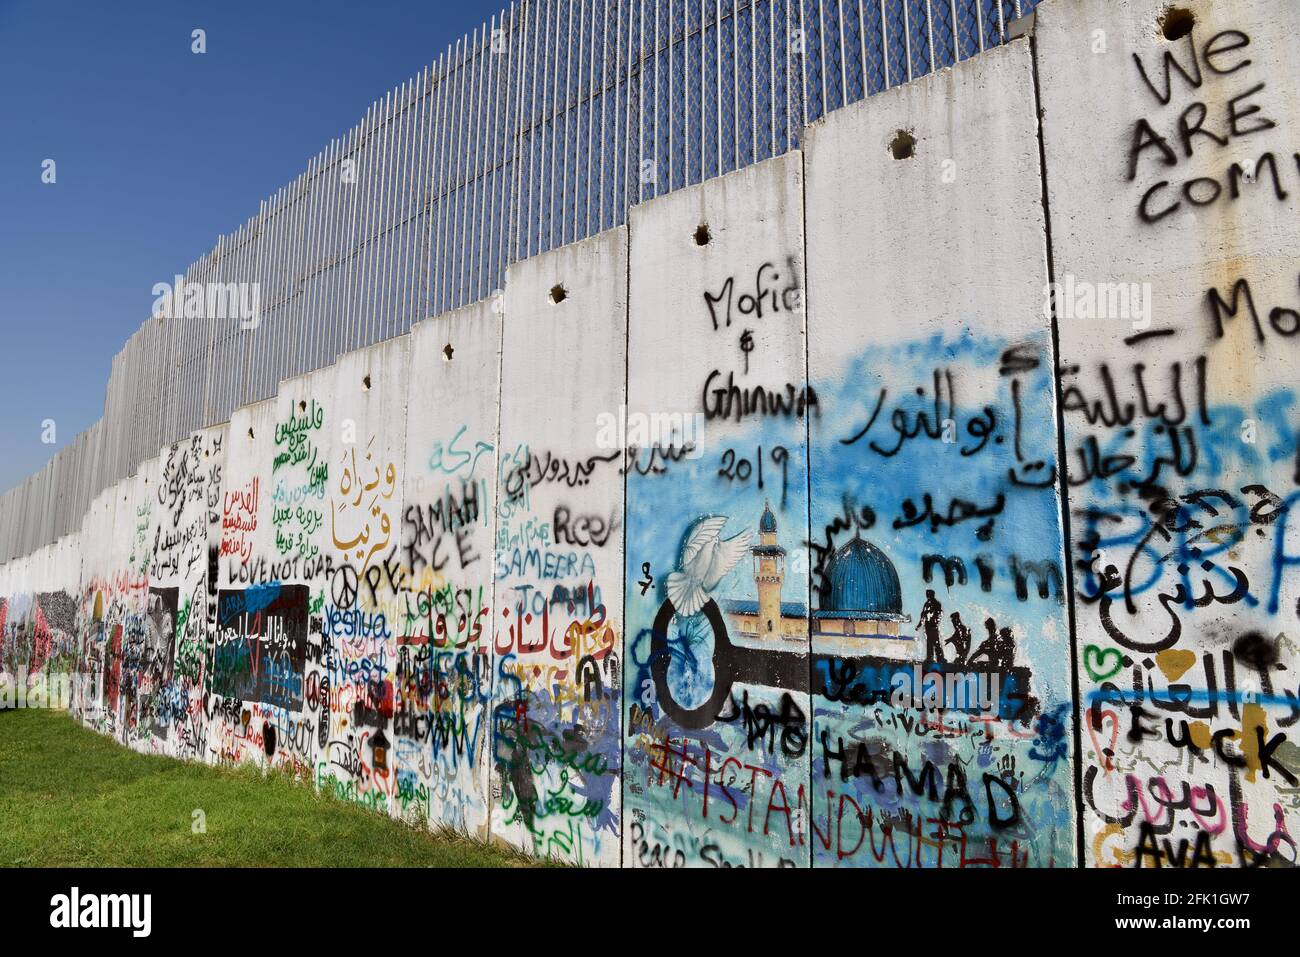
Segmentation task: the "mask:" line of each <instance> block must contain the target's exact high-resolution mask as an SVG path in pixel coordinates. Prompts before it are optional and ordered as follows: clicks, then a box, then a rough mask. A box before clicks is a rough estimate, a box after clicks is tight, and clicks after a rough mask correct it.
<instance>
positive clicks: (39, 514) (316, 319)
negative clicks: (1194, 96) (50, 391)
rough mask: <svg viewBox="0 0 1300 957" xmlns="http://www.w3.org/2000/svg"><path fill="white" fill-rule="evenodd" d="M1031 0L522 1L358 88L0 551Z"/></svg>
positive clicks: (20, 510) (140, 334)
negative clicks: (221, 310) (335, 134)
mask: <svg viewBox="0 0 1300 957" xmlns="http://www.w3.org/2000/svg"><path fill="white" fill-rule="evenodd" d="M1037 3H1038V0H521V2H516V3H514V4H512V5H511V7H510V8H509V9H508V10H506V11H504V12H503V13H502V14H500V15H499V16H497V17H494V18H492V20H491V21H489V22H488V23H487V24H485V25H484V26H483V27H481V28H480V29H478V30H475V31H474V32H473V33H472V34H470V35H469V36H467V37H464V38H462V39H461V40H459V41H457V42H456V43H455V44H454V45H453V46H452V47H451V48H449V49H448V50H447V51H446V52H445V53H443V54H442V55H441V56H440V57H438V59H437V61H436V62H434V63H433V64H431V65H430V66H428V67H427V68H426V69H425V70H424V71H422V72H421V73H420V74H419V75H418V76H416V77H414V78H413V79H411V80H409V81H407V82H406V83H403V84H401V85H400V86H399V87H397V88H396V89H394V90H392V91H390V92H389V93H387V94H386V95H384V96H383V97H382V98H380V99H379V100H376V101H375V103H374V104H373V105H372V106H371V107H370V109H369V110H368V111H367V112H366V114H365V116H364V117H363V118H362V120H361V122H360V123H358V124H357V125H356V126H355V127H353V128H352V129H351V130H349V131H348V132H347V133H346V134H344V135H343V136H341V137H339V138H337V139H335V140H334V141H332V142H331V143H330V144H329V146H328V147H327V148H326V149H324V150H322V151H321V152H320V153H319V154H318V155H316V156H315V157H313V158H312V159H311V161H310V162H309V163H308V164H307V169H306V171H305V172H303V173H302V174H301V175H300V176H299V177H298V178H297V179H295V180H294V181H293V182H292V183H290V184H289V185H288V186H285V187H283V188H282V189H280V190H279V191H277V192H276V193H275V195H273V196H271V197H270V198H268V199H266V200H263V201H262V203H261V205H260V208H259V209H258V212H257V215H255V216H253V217H252V218H250V219H249V220H248V221H247V222H246V223H244V224H243V225H242V226H241V227H239V228H238V229H237V230H235V231H234V232H233V233H231V234H229V235H225V236H221V237H220V238H218V240H217V243H216V246H215V247H214V248H213V249H212V251H211V252H210V253H208V254H207V255H206V256H204V257H203V258H202V259H200V260H199V261H198V262H196V263H194V264H193V265H191V266H190V268H189V269H188V270H187V272H186V274H185V281H186V283H205V284H210V283H222V284H229V283H239V284H256V286H257V289H258V291H259V300H260V315H261V321H260V324H259V325H257V327H256V328H243V325H244V324H241V323H240V322H238V321H234V320H220V321H217V320H199V319H182V318H173V319H157V318H152V317H151V318H149V319H147V320H146V321H145V322H144V324H143V325H142V326H141V327H140V329H139V330H138V331H137V332H136V333H135V334H134V335H133V336H131V338H130V339H129V340H128V341H127V343H126V345H125V347H124V348H123V349H122V351H121V352H119V353H118V354H117V356H115V357H114V359H113V364H112V372H111V374H110V377H109V382H108V389H107V394H106V397H105V403H104V414H103V417H102V418H101V419H100V421H99V422H97V423H96V424H95V425H93V426H92V427H91V428H89V429H87V430H86V431H85V432H83V433H82V434H80V435H78V436H77V438H76V439H75V440H74V441H73V442H72V443H71V444H69V445H68V446H67V447H66V448H64V449H63V450H61V451H60V452H59V453H58V454H56V455H55V456H54V457H53V458H52V459H51V460H50V462H49V463H48V464H47V465H46V466H45V467H44V468H43V469H41V470H40V471H39V472H37V473H36V474H35V475H33V476H31V477H29V478H28V479H27V480H26V481H25V482H24V483H22V484H21V485H19V486H18V487H16V488H15V489H12V490H11V491H9V492H8V493H6V494H5V495H4V496H3V498H0V561H5V560H8V559H10V558H13V557H16V556H20V555H24V554H27V553H29V552H31V551H34V550H35V549H37V548H39V547H41V546H42V545H46V544H49V543H52V542H54V541H56V540H57V539H58V538H60V537H61V536H63V535H66V534H68V533H70V532H73V531H76V530H77V528H79V526H80V523H81V519H82V516H83V514H84V513H85V511H86V510H87V508H88V507H89V504H90V502H91V501H92V500H93V498H94V497H95V496H96V495H97V494H98V493H99V492H100V491H102V490H103V489H105V488H107V487H109V486H110V485H112V484H114V483H116V482H117V481H119V480H120V479H122V478H125V477H126V476H128V475H130V474H132V473H133V472H134V471H135V469H136V467H137V466H138V465H139V463H141V462H142V461H145V460H147V459H149V458H151V457H153V456H154V455H156V454H157V452H158V450H159V449H160V448H162V447H163V446H166V445H168V444H170V443H171V442H174V441H177V440H179V439H182V438H184V437H186V436H188V435H189V434H190V433H191V432H192V431H194V430H196V429H199V428H202V427H204V426H207V425H212V424H216V423H219V422H222V421H225V420H226V419H228V418H229V416H230V413H231V412H232V411H233V410H234V409H235V408H237V407H238V406H240V405H243V404H246V403H249V402H255V401H258V400H260V399H264V398H267V397H269V396H271V395H273V394H274V393H275V391H276V388H277V385H278V383H279V381H280V380H281V379H284V378H287V377H290V376H294V375H298V374H300V373H303V372H307V371H309V370H311V369H316V368H320V367H322V366H326V365H329V364H330V363H332V362H333V361H334V360H335V357H336V356H338V355H339V354H341V353H343V352H347V351H349V350H351V349H355V348H359V347H361V346H365V345H369V344H371V343H374V342H378V341H380V340H383V339H387V338H389V337H392V336H395V335H400V334H402V333H404V332H406V331H407V330H408V329H409V328H410V326H411V325H412V324H413V323H415V322H417V321H419V320H421V319H423V318H425V317H427V316H431V315H437V314H439V313H442V312H445V311H447V310H449V309H454V308H456V307H458V306H462V305H465V304H467V303H470V302H473V301H476V300H479V299H483V298H485V297H487V296H490V295H491V294H492V293H493V291H494V290H496V289H498V288H500V287H501V285H502V284H503V282H504V278H505V271H506V266H507V265H508V264H509V263H511V262H514V261H516V260H520V259H524V258H527V257H528V256H532V255H535V254H537V253H539V252H543V251H545V250H547V249H550V248H552V247H554V246H559V245H563V244H565V243H570V242H574V241H576V240H579V239H582V238H584V237H586V236H589V235H592V234H594V233H597V232H599V231H601V230H603V229H608V228H610V227H612V226H616V225H619V224H621V223H623V222H624V221H625V220H626V217H627V210H628V207H629V206H631V205H633V204H635V203H638V202H641V201H644V200H648V199H652V198H654V197H655V196H659V195H661V194H663V193H666V192H670V191H671V190H674V189H680V188H681V187H683V186H687V185H690V184H694V183H698V182H700V181H702V180H705V179H709V178H711V177H714V176H719V175H721V174H723V173H727V172H730V171H731V170H734V169H737V168H739V167H742V166H745V165H748V164H750V163H754V162H758V161H760V160H763V159H767V158H769V157H772V156H776V155H779V154H782V153H784V152H786V151H787V150H790V149H792V148H795V147H797V146H798V144H799V135H800V131H801V130H802V129H803V127H804V126H806V125H807V124H808V123H810V122H812V121H813V120H815V119H817V118H818V117H819V116H821V115H822V114H823V113H826V112H828V111H830V110H834V109H836V108H838V107H840V106H843V105H844V104H846V103H852V102H854V101H856V100H860V99H862V98H863V97H865V96H869V95H871V94H873V93H877V92H879V91H881V90H884V89H888V88H890V87H893V86H897V85H898V84H900V83H906V82H907V81H909V80H911V79H914V78H916V77H918V76H922V75H924V74H926V73H929V72H931V71H933V70H935V69H939V68H942V67H946V66H950V65H952V64H953V63H954V62H955V61H957V60H962V59H966V58H968V57H971V56H974V55H976V54H978V53H980V52H981V51H983V50H985V49H987V48H988V47H991V46H995V45H997V44H1000V43H1002V42H1003V41H1005V40H1006V38H1007V37H1008V34H1009V27H1010V25H1011V24H1012V22H1013V21H1014V20H1016V19H1018V18H1020V17H1021V16H1024V15H1026V14H1029V13H1030V12H1032V10H1033V8H1034V7H1035V6H1036V5H1037Z"/></svg>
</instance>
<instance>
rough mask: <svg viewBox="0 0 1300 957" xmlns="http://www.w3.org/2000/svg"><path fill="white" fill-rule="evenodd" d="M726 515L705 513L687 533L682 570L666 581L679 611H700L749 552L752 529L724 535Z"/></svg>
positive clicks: (681, 560)
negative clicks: (710, 595) (713, 592)
mask: <svg viewBox="0 0 1300 957" xmlns="http://www.w3.org/2000/svg"><path fill="white" fill-rule="evenodd" d="M726 524H727V518H726V516H725V515H705V516H704V517H703V518H698V519H696V520H695V522H694V524H692V525H691V527H690V529H689V530H688V531H687V533H686V538H685V541H684V542H683V544H682V554H681V558H680V559H679V561H678V563H677V566H678V570H677V571H675V572H669V573H668V577H667V579H666V580H665V581H664V588H665V589H666V590H667V592H668V600H669V601H671V602H672V603H673V608H675V609H676V610H677V614H679V615H683V616H690V615H694V614H695V613H697V612H698V611H699V610H700V609H701V608H703V607H704V604H705V602H707V601H708V600H709V592H711V591H712V590H713V589H714V588H717V587H718V583H719V582H720V581H722V579H724V578H726V577H727V573H728V572H730V571H731V570H732V569H733V568H735V567H736V565H737V563H739V562H740V560H741V559H742V558H744V557H745V555H747V554H748V553H749V538H750V532H749V529H745V530H744V531H742V532H741V533H740V534H738V535H736V536H734V537H732V538H725V539H724V538H723V537H722V529H723V526H725V525H726Z"/></svg>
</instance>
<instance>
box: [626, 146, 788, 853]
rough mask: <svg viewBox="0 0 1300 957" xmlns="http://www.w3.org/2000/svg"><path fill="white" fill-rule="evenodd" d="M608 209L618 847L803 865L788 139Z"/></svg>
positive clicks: (651, 851) (631, 849) (644, 851)
mask: <svg viewBox="0 0 1300 957" xmlns="http://www.w3.org/2000/svg"><path fill="white" fill-rule="evenodd" d="M628 229H629V235H630V250H631V251H630V269H631V272H630V279H629V307H628V308H629V319H628V322H629V331H628V357H629V362H628V412H627V415H626V435H625V436H621V437H620V444H625V445H626V446H627V447H628V449H629V456H633V455H635V459H634V461H633V463H632V464H631V465H630V466H629V469H628V483H627V497H628V507H627V581H626V595H627V599H626V600H627V622H628V624H627V634H628V635H629V639H628V649H627V658H626V680H625V687H624V694H625V698H626V727H627V731H628V734H627V738H626V762H627V763H626V767H627V773H626V775H625V779H624V784H625V797H626V806H625V809H624V863H625V864H626V865H628V866H633V867H637V866H679V865H686V866H701V867H710V866H712V867H723V866H745V867H777V866H791V865H799V866H807V864H808V862H809V848H808V830H807V828H808V806H807V795H808V783H809V782H808V768H809V764H808V762H809V755H810V751H811V739H810V737H809V731H810V726H809V723H810V708H809V699H808V668H809V660H808V614H807V601H808V565H807V562H806V561H805V562H802V563H800V562H798V561H793V562H792V561H791V560H790V559H791V557H792V556H794V557H797V555H798V553H799V552H800V550H801V549H802V547H803V544H804V542H805V541H806V540H807V538H808V478H807V453H806V446H807V441H806V436H807V420H806V416H807V413H808V411H809V409H810V408H812V407H811V406H810V404H809V401H808V395H807V390H806V364H807V356H806V351H805V350H806V343H805V325H806V323H805V314H804V266H803V246H804V236H803V181H802V156H800V155H799V154H797V153H795V154H791V155H788V156H785V157H781V158H779V159H774V160H770V161H768V162H766V163H761V164H759V165H757V166H751V167H748V168H746V169H743V170H740V171H738V172H735V173H732V174H730V175H728V176H724V177H722V178H720V179H716V180H711V181H709V182H707V183H705V184H703V185H701V186H694V187H691V188H689V189H684V190H679V191H677V192H675V193H672V194H670V195H668V196H664V197H662V198H660V199H656V200H654V201H653V202H650V203H646V204H644V205H642V206H638V207H635V208H634V209H633V210H632V212H631V215H630V219H629V225H628ZM701 556H703V557H701Z"/></svg>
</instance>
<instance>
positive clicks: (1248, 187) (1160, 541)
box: [1037, 0, 1300, 867]
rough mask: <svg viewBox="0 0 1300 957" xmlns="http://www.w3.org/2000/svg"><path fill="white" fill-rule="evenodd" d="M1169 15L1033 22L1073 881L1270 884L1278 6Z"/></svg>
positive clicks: (1279, 826) (1279, 771) (1285, 281)
mask: <svg viewBox="0 0 1300 957" xmlns="http://www.w3.org/2000/svg"><path fill="white" fill-rule="evenodd" d="M1174 6H1176V7H1177V8H1178V9H1179V10H1181V11H1182V12H1181V13H1180V14H1177V15H1175V16H1173V18H1172V19H1170V18H1168V17H1166V11H1167V9H1168V8H1169V4H1167V3H1164V2H1157V0H1106V2H1101V0H1080V2H1077V3H1062V2H1048V3H1045V4H1044V5H1043V6H1042V7H1041V8H1040V11H1039V15H1038V26H1037V44H1038V47H1037V52H1038V70H1039V75H1040V78H1041V84H1042V104H1043V110H1044V142H1045V149H1046V158H1047V185H1048V189H1047V197H1048V203H1049V210H1050V215H1051V227H1052V248H1053V259H1054V271H1055V280H1056V283H1057V284H1058V288H1057V290H1056V291H1057V296H1056V300H1057V302H1056V311H1057V314H1058V317H1059V326H1060V356H1061V382H1060V388H1061V394H1062V408H1063V411H1064V432H1065V452H1066V467H1067V472H1068V478H1069V502H1070V511H1071V517H1072V527H1071V543H1070V546H1071V557H1072V565H1073V570H1074V575H1075V588H1076V594H1077V608H1078V613H1077V618H1078V621H1077V634H1078V642H1079V647H1080V674H1079V679H1080V684H1081V702H1080V707H1081V711H1082V714H1081V717H1082V718H1083V723H1084V734H1083V746H1082V752H1083V753H1082V755H1081V757H1082V765H1083V767H1082V777H1083V795H1082V800H1083V804H1084V809H1085V825H1086V826H1085V828H1084V832H1085V833H1084V840H1085V845H1086V849H1087V862H1088V863H1089V864H1091V865H1095V866H1124V867H1132V866H1141V867H1153V866H1158V865H1164V866H1171V865H1174V864H1178V863H1184V864H1188V865H1195V866H1202V865H1205V864H1208V863H1210V862H1211V861H1213V862H1215V863H1217V864H1219V865H1233V866H1257V865H1265V866H1267V865H1276V864H1280V863H1284V864H1294V863H1295V861H1296V850H1295V844H1294V840H1293V839H1292V837H1291V836H1288V835H1294V834H1295V833H1296V831H1297V829H1300V816H1298V815H1300V812H1298V811H1297V806H1296V802H1295V799H1294V793H1295V784H1296V780H1297V777H1300V762H1297V760H1296V757H1295V754H1296V752H1295V748H1294V740H1293V737H1294V736H1293V734H1292V732H1291V731H1290V730H1288V727H1289V725H1290V724H1291V722H1292V721H1293V720H1294V717H1295V713H1294V710H1293V703H1294V697H1293V695H1292V693H1291V692H1286V691H1284V689H1286V688H1287V687H1291V686H1293V685H1294V674H1295V669H1296V666H1297V661H1296V651H1295V647H1294V644H1293V643H1292V642H1290V641H1289V640H1288V639H1287V638H1285V637H1284V636H1285V635H1287V634H1289V633H1291V631H1292V630H1293V629H1294V627H1295V623H1296V615H1297V613H1298V610H1297V601H1298V600H1300V578H1298V577H1297V575H1296V567H1295V566H1296V564H1297V561H1300V545H1298V544H1297V540H1296V531H1295V528H1294V522H1293V520H1292V519H1291V516H1292V515H1293V514H1294V511H1295V506H1296V504H1297V503H1300V492H1297V490H1296V483H1297V480H1300V472H1298V469H1300V461H1298V460H1297V441H1296V436H1297V431H1298V428H1300V403H1298V397H1297V394H1296V382H1297V378H1298V377H1297V352H1296V336H1297V334H1300V311H1298V310H1300V293H1298V291H1297V284H1296V277H1297V275H1300V230H1297V228H1296V213H1297V202H1298V198H1300V159H1298V158H1297V152H1296V151H1297V143H1296V136H1297V129H1300V100H1297V98H1296V96H1295V90H1296V84H1297V78H1300V47H1298V46H1297V44H1296V39H1295V38H1296V36H1297V35H1298V34H1300V6H1297V5H1296V4H1295V3H1293V2H1289V0H1239V2H1233V3H1211V2H1207V0H1182V2H1179V3H1177V4H1175V5H1174ZM1085 103H1086V104H1089V111H1090V119H1089V121H1088V122H1080V120H1079V112H1080V110H1081V109H1082V105H1083V104H1085ZM1171 793H1172V794H1181V795H1184V796H1185V797H1184V799H1183V801H1182V802H1181V803H1179V802H1175V803H1173V804H1170V803H1168V801H1167V796H1168V795H1169V794H1171ZM1152 801H1154V802H1158V803H1159V804H1160V805H1162V806H1163V807H1165V808H1168V810H1167V811H1166V810H1163V809H1162V810H1161V812H1160V814H1159V815H1155V816H1152V815H1151V814H1149V813H1144V812H1143V811H1142V810H1140V809H1143V808H1148V807H1150V806H1152V805H1151V802H1152Z"/></svg>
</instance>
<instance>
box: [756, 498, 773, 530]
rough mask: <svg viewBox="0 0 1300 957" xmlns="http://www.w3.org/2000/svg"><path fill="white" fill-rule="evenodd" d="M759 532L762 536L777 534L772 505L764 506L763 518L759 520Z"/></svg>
mask: <svg viewBox="0 0 1300 957" xmlns="http://www.w3.org/2000/svg"><path fill="white" fill-rule="evenodd" d="M758 531H759V534H762V535H775V534H776V516H775V515H773V514H772V506H771V505H765V506H764V508H763V517H762V518H760V519H759V520H758Z"/></svg>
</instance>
